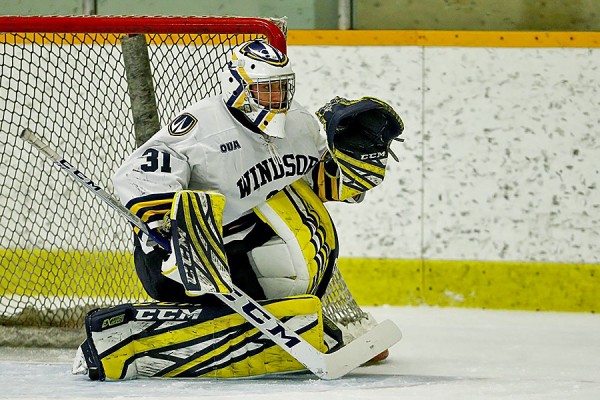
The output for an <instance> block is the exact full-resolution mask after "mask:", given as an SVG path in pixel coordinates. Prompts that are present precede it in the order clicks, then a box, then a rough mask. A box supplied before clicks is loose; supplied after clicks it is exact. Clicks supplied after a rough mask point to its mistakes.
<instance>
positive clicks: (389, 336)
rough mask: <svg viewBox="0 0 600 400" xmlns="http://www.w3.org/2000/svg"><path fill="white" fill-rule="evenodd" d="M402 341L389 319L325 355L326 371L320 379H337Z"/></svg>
mask: <svg viewBox="0 0 600 400" xmlns="http://www.w3.org/2000/svg"><path fill="white" fill-rule="evenodd" d="M400 339H402V332H401V331H400V328H398V326H397V325H396V324H395V323H393V322H392V321H390V320H389V319H387V320H385V321H383V322H381V323H380V324H378V325H377V326H375V327H374V328H372V329H371V330H369V331H368V332H366V333H365V334H364V335H362V336H359V337H358V338H356V339H354V340H353V341H352V342H350V343H349V344H347V345H346V346H344V347H342V348H341V349H340V350H338V351H336V352H335V353H332V354H327V355H325V358H326V365H327V366H326V368H325V370H326V371H323V373H322V374H321V375H319V377H320V378H322V379H337V378H340V377H342V376H344V375H346V374H347V373H349V372H350V371H352V370H354V369H356V368H358V367H360V366H361V365H362V364H364V363H366V362H367V361H369V360H371V358H373V357H375V356H376V355H378V354H379V353H381V352H382V351H385V350H387V349H389V348H390V347H392V346H393V345H395V344H396V343H398V342H399V341H400Z"/></svg>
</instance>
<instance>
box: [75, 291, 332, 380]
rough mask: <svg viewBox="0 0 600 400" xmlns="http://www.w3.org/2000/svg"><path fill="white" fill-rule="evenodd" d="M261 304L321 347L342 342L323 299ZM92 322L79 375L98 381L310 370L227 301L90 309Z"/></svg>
mask: <svg viewBox="0 0 600 400" xmlns="http://www.w3.org/2000/svg"><path fill="white" fill-rule="evenodd" d="M261 303H262V305H263V306H264V307H265V309H266V310H268V311H269V312H271V313H272V314H273V315H274V316H275V317H277V318H279V319H281V320H283V321H285V323H286V326H288V327H289V328H290V329H293V330H294V331H295V332H296V333H298V334H299V335H300V336H301V337H302V338H304V339H305V340H306V341H307V342H309V343H310V344H311V345H313V346H314V347H315V348H316V349H318V350H319V351H322V352H327V351H332V350H336V349H337V347H338V346H341V344H342V338H341V333H340V332H339V330H337V328H335V325H334V324H333V323H331V322H324V319H323V316H322V313H321V302H320V301H319V299H318V298H317V297H315V296H310V295H304V296H295V297H290V298H286V299H280V300H271V301H263V302H261ZM85 326H86V333H87V339H86V340H85V342H84V343H83V344H82V345H81V346H80V348H79V350H78V354H77V357H76V358H75V362H74V364H73V373H74V374H87V375H88V376H89V378H90V379H92V380H105V379H113V380H114V379H135V378H140V377H165V378H166V377H171V378H201V377H206V378H240V377H253V376H260V375H267V374H276V373H283V372H291V371H299V370H303V369H304V366H303V365H302V364H300V363H299V362H298V361H297V360H296V359H294V357H292V356H291V355H290V354H288V353H287V352H286V351H284V350H283V349H282V348H281V347H279V346H277V345H276V344H275V343H273V342H272V341H271V340H269V338H267V337H266V336H265V335H263V334H262V333H261V332H259V331H258V330H257V329H256V328H255V327H253V326H252V325H250V324H249V323H248V322H247V321H246V320H245V319H244V318H243V317H241V316H240V315H239V314H237V313H235V312H234V311H232V310H231V309H230V308H229V307H227V306H225V305H222V306H218V305H213V306H201V305H197V304H181V303H142V304H123V305H119V306H116V307H112V308H106V309H99V310H94V311H91V312H89V313H88V315H87V317H86V323H85Z"/></svg>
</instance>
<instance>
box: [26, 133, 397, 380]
mask: <svg viewBox="0 0 600 400" xmlns="http://www.w3.org/2000/svg"><path fill="white" fill-rule="evenodd" d="M20 137H21V139H23V140H25V141H27V142H29V143H30V144H31V145H32V146H33V147H35V148H36V149H38V150H39V151H40V152H41V153H42V154H44V155H45V156H47V157H48V158H49V159H51V160H52V161H53V162H54V164H56V165H58V166H59V167H60V169H61V170H63V171H65V172H66V173H67V175H68V176H70V177H71V178H73V179H74V180H75V181H76V182H78V183H79V184H80V185H81V186H83V187H85V188H86V189H88V190H89V191H90V192H91V193H93V194H94V195H96V196H98V197H99V198H100V199H101V200H102V201H103V202H104V203H106V204H107V205H109V206H110V207H111V208H113V209H115V210H116V211H117V212H118V213H119V214H120V215H121V216H123V217H125V218H126V219H127V220H128V221H129V222H131V223H132V224H134V225H135V226H137V227H138V228H139V229H140V230H141V231H142V232H144V233H145V234H147V235H148V236H149V237H150V238H151V239H153V240H154V241H156V242H157V243H159V244H160V245H161V247H164V246H163V245H162V244H161V242H163V243H164V242H165V238H159V237H156V236H158V235H156V234H154V232H153V231H150V229H148V227H147V225H146V224H145V223H144V222H143V221H142V220H141V219H139V218H138V217H137V216H136V215H134V214H133V213H132V212H131V211H129V210H128V209H127V208H125V207H123V206H122V205H121V204H120V203H119V202H118V201H117V200H116V199H115V198H114V197H112V196H111V195H110V194H109V193H108V192H106V191H105V190H104V189H102V188H101V187H100V186H98V185H97V184H96V183H94V182H93V181H92V180H91V179H89V178H88V177H87V176H85V175H84V174H83V173H82V172H81V171H80V170H79V169H77V168H76V167H75V166H73V165H72V164H71V163H69V162H68V161H67V160H65V159H64V158H63V157H61V156H60V155H59V154H58V153H57V152H56V151H54V150H53V149H51V148H50V147H49V145H48V144H46V143H45V142H44V141H43V139H42V138H40V137H39V136H37V135H36V134H35V133H33V131H31V130H30V129H28V128H26V129H24V130H23V132H22V133H21V135H20ZM182 275H184V274H182ZM182 280H183V284H184V286H185V287H186V289H188V286H186V283H188V285H189V282H186V280H185V277H184V276H182ZM232 288H233V290H232V291H231V293H228V294H224V293H215V296H217V297H218V298H219V299H221V300H222V301H223V302H224V303H225V304H227V305H228V306H229V307H231V308H232V309H233V310H234V311H235V312H237V313H238V314H240V315H241V316H242V317H244V319H246V320H247V321H248V322H249V323H250V324H252V325H253V326H254V327H256V328H257V329H258V330H259V331H260V332H262V333H263V334H264V335H265V336H267V337H268V338H269V339H270V340H272V341H273V342H274V343H276V344H277V345H278V346H280V347H281V348H282V349H284V350H285V351H286V352H287V353H289V354H290V355H291V356H292V357H294V358H295V359H296V360H298V361H299V362H300V363H301V364H302V365H304V366H305V367H306V368H307V369H308V370H310V371H311V372H312V373H313V374H315V375H316V376H318V377H319V378H321V379H327V380H329V379H337V378H340V377H342V376H344V375H346V374H347V373H349V372H350V371H352V370H354V369H355V368H357V367H359V366H361V365H362V364H364V363H365V362H367V361H369V360H370V359H371V358H373V357H375V356H376V355H378V354H379V353H381V352H382V351H385V350H387V349H389V348H390V347H392V346H393V345H394V344H396V343H397V342H398V341H400V339H401V338H402V333H401V332H400V329H399V328H398V327H397V326H396V324H394V323H393V322H392V321H390V320H385V321H383V322H381V323H380V324H379V325H377V326H375V327H374V328H372V329H371V330H369V331H368V332H366V333H365V334H363V335H362V336H360V337H358V338H356V339H355V340H353V341H352V342H350V343H349V344H347V345H346V346H344V347H342V348H341V349H339V350H337V351H335V352H333V353H330V354H326V353H322V352H320V351H319V350H317V349H316V348H315V347H313V346H312V345H311V344H310V343H308V342H307V341H306V340H304V339H303V338H302V337H301V336H300V335H298V334H297V333H296V332H295V331H293V330H291V329H288V328H287V327H286V326H285V325H284V324H283V323H282V322H281V321H279V320H278V319H277V318H275V317H274V316H273V315H272V314H271V313H269V312H268V311H267V310H265V309H264V308H263V307H262V306H261V305H260V304H258V303H257V302H256V301H254V300H253V299H252V298H250V297H249V296H248V295H246V294H245V293H244V292H242V291H241V290H240V289H239V288H238V287H236V286H235V285H232Z"/></svg>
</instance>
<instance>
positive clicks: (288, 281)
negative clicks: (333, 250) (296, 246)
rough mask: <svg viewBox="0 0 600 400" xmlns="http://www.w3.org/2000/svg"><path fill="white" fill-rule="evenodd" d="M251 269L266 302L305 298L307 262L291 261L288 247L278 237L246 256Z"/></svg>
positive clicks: (294, 259)
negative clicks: (295, 297)
mask: <svg viewBox="0 0 600 400" xmlns="http://www.w3.org/2000/svg"><path fill="white" fill-rule="evenodd" d="M248 258H249V259H250V264H251V265H252V269H253V270H254V273H255V274H256V276H257V278H258V283H259V284H260V285H261V287H262V289H263V291H264V292H265V296H266V297H267V298H268V299H279V298H282V297H288V296H295V295H298V294H305V293H306V292H307V290H308V284H309V281H308V280H309V274H308V270H307V266H306V262H305V261H304V259H303V258H301V257H293V256H292V252H291V251H290V249H289V247H288V245H287V244H286V243H285V242H284V241H283V239H281V238H280V237H277V236H276V237H273V238H271V239H270V240H269V241H268V242H267V243H265V244H264V245H262V246H260V247H257V248H255V249H252V250H251V251H250V252H249V253H248Z"/></svg>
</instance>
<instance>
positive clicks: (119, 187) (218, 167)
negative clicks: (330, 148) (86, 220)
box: [113, 96, 326, 228]
mask: <svg viewBox="0 0 600 400" xmlns="http://www.w3.org/2000/svg"><path fill="white" fill-rule="evenodd" d="M285 131H286V136H285V137H284V138H267V137H266V136H264V135H261V134H258V133H255V132H253V131H251V130H249V129H248V128H246V127H245V126H244V125H242V124H241V123H240V122H239V121H238V120H236V119H235V118H234V117H233V115H232V114H231V113H230V112H229V110H228V109H227V107H226V106H225V104H224V102H223V100H222V98H221V97H220V96H215V97H211V98H208V99H205V100H202V101H200V102H198V103H196V104H194V105H192V106H190V107H188V108H187V109H185V110H183V112H182V113H181V114H180V115H179V116H178V117H176V118H175V119H174V120H173V121H172V122H171V123H170V125H169V126H166V127H164V128H162V129H161V130H160V131H159V132H157V133H156V134H155V135H154V136H152V138H150V139H149V140H148V141H147V142H146V143H145V144H144V145H142V146H141V147H139V148H138V149H137V150H135V151H134V152H133V153H132V154H131V155H130V156H129V157H128V158H127V159H126V160H125V162H124V163H123V164H122V165H121V167H120V168H119V169H118V170H117V172H116V173H115V175H114V177H113V183H114V187H115V190H116V192H117V195H118V197H119V198H120V200H121V202H122V203H123V204H125V205H126V207H128V208H129V209H131V210H132V211H133V212H134V213H135V214H137V215H138V216H139V217H140V218H142V220H144V221H146V222H147V223H148V225H149V226H150V227H151V228H154V227H157V226H158V225H160V219H162V215H164V214H165V211H167V210H166V209H165V206H167V204H168V206H169V207H170V203H168V199H169V198H171V199H172V196H173V194H174V192H175V191H178V190H182V189H190V190H210V191H216V192H219V193H221V194H223V195H225V198H226V205H225V210H224V213H223V224H224V225H226V224H228V223H230V222H232V221H234V220H236V219H238V218H239V217H241V216H243V215H244V214H246V213H248V212H249V211H250V210H252V209H253V208H254V207H256V206H257V205H260V204H262V203H264V202H265V201H266V200H267V199H268V198H269V197H270V196H272V195H273V194H275V193H276V192H278V191H280V190H282V189H283V188H284V187H286V186H287V185H289V184H291V183H292V182H294V181H296V180H298V179H300V178H301V177H303V176H304V175H306V174H308V173H309V172H310V171H311V169H312V167H313V166H315V165H316V164H317V163H318V162H319V160H320V158H321V156H322V154H323V153H324V152H325V151H326V139H325V136H324V135H323V134H322V133H321V131H320V129H319V124H318V122H317V120H316V118H315V117H313V116H312V115H311V114H310V113H309V112H308V111H307V110H306V109H304V108H303V107H302V106H300V105H299V104H297V103H295V102H294V103H293V104H292V107H291V108H290V109H289V110H288V113H287V118H286V123H285ZM161 204H163V207H162V208H163V209H162V211H160V210H159V209H160V207H161V206H160V205H161ZM153 216H160V218H153Z"/></svg>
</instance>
